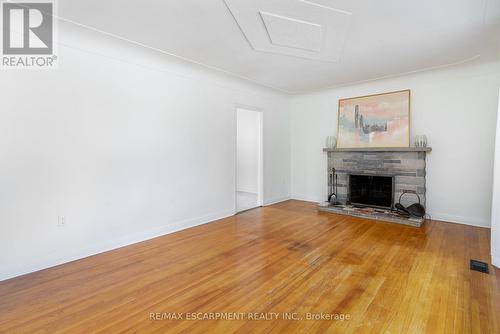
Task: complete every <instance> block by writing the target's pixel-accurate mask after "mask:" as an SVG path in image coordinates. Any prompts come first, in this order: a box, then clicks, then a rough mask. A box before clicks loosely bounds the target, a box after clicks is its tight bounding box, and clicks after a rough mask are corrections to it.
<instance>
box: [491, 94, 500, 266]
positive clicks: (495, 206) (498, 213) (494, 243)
mask: <svg viewBox="0 0 500 334" xmlns="http://www.w3.org/2000/svg"><path fill="white" fill-rule="evenodd" d="M498 115H500V94H499V99H498ZM491 262H492V263H493V265H494V266H496V267H498V268H500V117H497V132H496V140H495V166H494V176H493V200H492V208H491Z"/></svg>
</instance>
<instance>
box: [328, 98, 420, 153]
mask: <svg viewBox="0 0 500 334" xmlns="http://www.w3.org/2000/svg"><path fill="white" fill-rule="evenodd" d="M402 93H405V94H407V96H408V104H407V108H406V110H405V112H406V115H407V117H408V122H407V134H406V135H405V137H404V140H405V141H404V143H403V142H402V143H401V144H397V145H370V144H367V145H344V144H343V140H342V138H341V136H342V133H341V131H340V127H341V106H342V103H343V102H345V101H350V100H358V99H365V98H369V99H372V98H373V97H378V96H386V95H394V94H402ZM410 110H411V90H410V89H402V90H396V91H391V92H384V93H377V94H369V95H362V96H356V97H349V98H342V99H339V100H338V110H337V148H342V149H349V148H356V149H359V148H367V149H369V148H407V147H410Z"/></svg>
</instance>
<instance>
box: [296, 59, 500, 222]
mask: <svg viewBox="0 0 500 334" xmlns="http://www.w3.org/2000/svg"><path fill="white" fill-rule="evenodd" d="M499 86H500V62H497V63H487V64H486V63H485V64H474V65H469V66H462V67H458V68H449V69H444V70H439V71H432V72H426V73H421V74H414V75H408V76H404V77H398V78H393V79H385V80H379V81H375V82H369V83H364V84H358V85H353V86H348V87H342V88H337V89H330V90H325V91H321V92H316V93H310V94H306V95H301V96H297V97H295V98H293V100H292V105H291V109H292V111H291V112H292V119H291V138H292V141H291V146H292V197H293V198H297V199H305V200H311V201H324V200H325V199H326V195H327V173H326V168H327V167H326V166H327V162H326V159H327V158H326V153H323V152H322V148H323V147H324V146H325V138H326V136H328V135H335V134H336V131H337V130H336V128H337V103H338V99H339V98H345V97H353V96H360V95H367V94H373V93H381V92H388V91H394V90H401V89H411V116H410V119H411V130H410V131H411V137H414V135H415V134H426V135H427V137H428V142H429V145H430V146H432V148H433V151H432V153H430V154H428V157H427V206H428V211H429V213H430V214H431V216H432V218H434V219H440V220H446V221H451V222H458V223H465V224H471V225H478V226H490V213H491V189H492V175H493V150H494V138H495V124H496V113H497V107H498V105H497V103H498V87H499Z"/></svg>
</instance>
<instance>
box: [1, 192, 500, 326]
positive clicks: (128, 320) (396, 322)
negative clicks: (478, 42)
mask: <svg viewBox="0 0 500 334" xmlns="http://www.w3.org/2000/svg"><path fill="white" fill-rule="evenodd" d="M489 253H490V249H489V230H488V229H484V228H477V227H472V226H465V225H457V224H450V223H444V222H437V221H427V222H426V223H425V225H424V226H423V227H422V228H413V227H408V226H399V225H394V224H389V223H384V222H376V221H370V220H364V219H361V218H354V217H346V216H339V215H334V214H328V213H318V212H317V210H316V208H315V206H314V204H312V203H308V202H302V201H286V202H282V203H279V204H275V205H272V206H269V207H264V208H259V209H254V210H251V211H247V212H244V213H242V214H239V215H236V216H234V217H229V218H226V219H222V220H219V221H216V222H213V223H210V224H205V225H201V226H198V227H194V228H191V229H187V230H183V231H179V232H176V233H173V234H169V235H166V236H163V237H159V238H155V239H152V240H148V241H145V242H141V243H138V244H134V245H130V246H127V247H123V248H120V249H117V250H113V251H110V252H106V253H102V254H98V255H95V256H92V257H89V258H85V259H82V260H78V261H74V262H71V263H67V264H64V265H60V266H57V267H54V268H49V269H46V270H43V271H40V272H37V273H33V274H29V275H25V276H22V277H19V278H15V279H11V280H7V281H3V282H0V333H155V332H156V333H169V332H171V333H281V332H286V333H325V332H329V333H372V332H390V333H405V332H411V333H471V332H474V333H475V332H477V333H495V332H500V319H499V318H500V271H499V270H496V269H494V268H491V273H490V274H489V275H487V274H482V273H478V272H471V271H470V270H469V267H468V265H469V260H470V259H471V258H474V259H478V260H482V261H486V262H488V263H490V257H489ZM152 312H159V313H165V314H170V313H172V314H173V313H182V314H183V317H184V319H182V320H151V319H150V314H151V313H152ZM216 312H219V314H229V313H233V312H234V313H238V312H243V313H244V315H243V316H242V318H241V319H239V320H220V319H219V320H187V319H186V318H185V317H186V314H188V313H190V314H192V313H198V314H201V315H207V314H213V313H216ZM249 314H254V316H253V317H254V319H249V317H250V315H249ZM272 314H277V316H276V317H277V318H273V319H263V318H256V317H257V316H258V315H261V316H262V315H266V316H268V315H272ZM285 314H287V315H289V316H291V315H294V316H297V317H298V318H297V319H295V320H293V319H283V317H284V316H285ZM310 314H314V316H324V315H330V316H331V315H342V316H346V315H348V316H349V319H348V320H331V319H330V320H325V319H323V320H321V319H319V320H318V319H316V320H308V317H310V316H311V315H310Z"/></svg>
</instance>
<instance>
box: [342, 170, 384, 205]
mask: <svg viewBox="0 0 500 334" xmlns="http://www.w3.org/2000/svg"><path fill="white" fill-rule="evenodd" d="M348 189H349V192H348V204H351V205H354V206H360V207H367V206H368V207H376V208H383V209H392V208H393V206H394V200H393V199H394V195H393V192H394V177H392V176H374V175H355V174H350V175H349V188H348Z"/></svg>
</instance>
